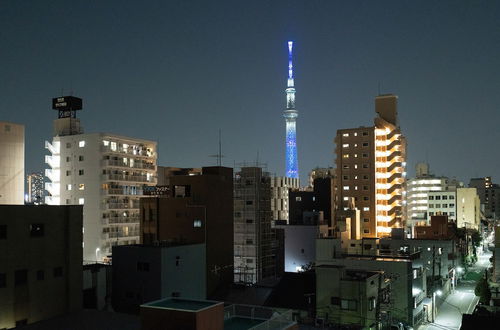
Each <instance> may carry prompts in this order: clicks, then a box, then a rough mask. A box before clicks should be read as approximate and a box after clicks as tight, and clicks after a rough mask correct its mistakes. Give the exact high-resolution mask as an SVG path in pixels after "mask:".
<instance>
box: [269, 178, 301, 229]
mask: <svg viewBox="0 0 500 330" xmlns="http://www.w3.org/2000/svg"><path fill="white" fill-rule="evenodd" d="M289 189H299V179H298V178H288V177H282V176H277V177H271V211H272V212H273V220H286V222H287V223H288V220H289V208H290V203H289V202H288V192H289Z"/></svg>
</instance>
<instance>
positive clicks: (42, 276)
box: [36, 270, 45, 281]
mask: <svg viewBox="0 0 500 330" xmlns="http://www.w3.org/2000/svg"><path fill="white" fill-rule="evenodd" d="M36 279H37V280H38V281H43V280H44V279H45V273H44V272H43V270H37V272H36Z"/></svg>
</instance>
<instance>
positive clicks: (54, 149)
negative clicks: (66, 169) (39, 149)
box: [45, 141, 61, 155]
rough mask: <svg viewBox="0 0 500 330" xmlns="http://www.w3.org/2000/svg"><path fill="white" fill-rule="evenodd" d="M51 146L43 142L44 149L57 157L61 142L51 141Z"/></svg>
mask: <svg viewBox="0 0 500 330" xmlns="http://www.w3.org/2000/svg"><path fill="white" fill-rule="evenodd" d="M53 142H54V144H51V143H50V142H49V141H45V149H48V150H49V151H50V153H51V154H52V155H59V153H60V150H61V142H59V141H53Z"/></svg>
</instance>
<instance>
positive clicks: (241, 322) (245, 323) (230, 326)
mask: <svg viewBox="0 0 500 330" xmlns="http://www.w3.org/2000/svg"><path fill="white" fill-rule="evenodd" d="M265 321H266V320H260V319H251V318H247V317H238V316H233V317H231V318H229V319H227V320H224V330H247V329H252V328H253V327H255V326H257V325H259V324H261V323H264V322H265ZM271 329H272V328H271Z"/></svg>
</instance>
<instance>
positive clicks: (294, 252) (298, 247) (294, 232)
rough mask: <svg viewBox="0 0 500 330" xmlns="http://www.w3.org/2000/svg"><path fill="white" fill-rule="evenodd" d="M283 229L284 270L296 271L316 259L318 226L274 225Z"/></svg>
mask: <svg viewBox="0 0 500 330" xmlns="http://www.w3.org/2000/svg"><path fill="white" fill-rule="evenodd" d="M276 227H277V228H283V229H284V230H285V272H298V271H300V270H301V267H302V266H305V265H307V264H309V263H311V262H314V261H315V260H316V238H318V234H319V227H318V226H293V225H286V226H276Z"/></svg>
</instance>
